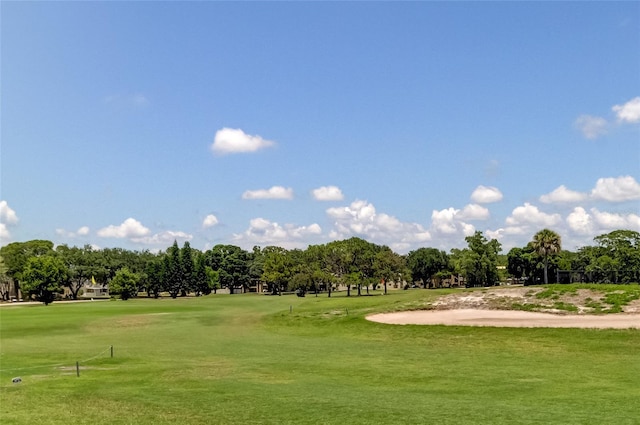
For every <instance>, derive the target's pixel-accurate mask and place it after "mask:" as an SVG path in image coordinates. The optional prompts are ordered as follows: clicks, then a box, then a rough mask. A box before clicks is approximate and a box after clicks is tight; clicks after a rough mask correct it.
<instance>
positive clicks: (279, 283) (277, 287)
mask: <svg viewBox="0 0 640 425" xmlns="http://www.w3.org/2000/svg"><path fill="white" fill-rule="evenodd" d="M262 255H263V256H264V262H263V264H262V269H263V271H262V280H263V281H264V282H265V283H266V284H267V286H268V288H269V292H271V294H273V295H277V294H279V295H281V294H282V291H283V290H284V289H285V288H287V287H288V284H289V280H290V279H291V277H292V276H293V274H294V273H293V262H292V261H291V257H290V256H289V252H288V251H287V250H286V249H284V248H281V247H278V246H268V247H266V248H264V249H263V250H262Z"/></svg>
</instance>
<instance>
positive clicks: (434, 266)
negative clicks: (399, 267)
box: [407, 248, 450, 288]
mask: <svg viewBox="0 0 640 425" xmlns="http://www.w3.org/2000/svg"><path fill="white" fill-rule="evenodd" d="M407 265H408V266H409V270H411V279H412V280H413V281H414V282H422V284H423V286H424V288H427V287H429V288H432V287H433V286H434V285H433V277H434V276H435V275H436V274H438V273H439V272H444V271H447V270H449V269H450V266H449V256H448V255H447V253H446V252H444V251H440V250H438V249H436V248H418V249H417V250H415V251H411V252H409V254H408V256H407Z"/></svg>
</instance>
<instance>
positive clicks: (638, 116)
mask: <svg viewBox="0 0 640 425" xmlns="http://www.w3.org/2000/svg"><path fill="white" fill-rule="evenodd" d="M611 109H612V110H613V112H615V113H616V116H617V118H618V122H625V123H638V122H640V96H638V97H634V98H633V99H631V100H630V101H628V102H627V103H625V104H624V105H614V106H613V107H612V108H611Z"/></svg>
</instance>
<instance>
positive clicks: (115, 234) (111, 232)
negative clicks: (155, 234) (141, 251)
mask: <svg viewBox="0 0 640 425" xmlns="http://www.w3.org/2000/svg"><path fill="white" fill-rule="evenodd" d="M149 233H151V231H150V230H149V229H148V228H146V227H144V226H143V225H142V223H140V222H139V221H138V220H136V219H133V218H128V219H126V220H125V221H123V222H122V224H120V225H118V226H114V225H110V226H107V227H104V228H102V229H100V230H98V236H100V237H101V238H119V239H124V238H140V237H143V236H147V235H148V234H149Z"/></svg>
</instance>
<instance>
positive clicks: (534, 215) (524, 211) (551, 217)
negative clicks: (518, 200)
mask: <svg viewBox="0 0 640 425" xmlns="http://www.w3.org/2000/svg"><path fill="white" fill-rule="evenodd" d="M561 220H562V218H561V217H560V214H547V213H545V212H542V211H540V210H539V209H538V207H536V206H535V205H531V204H529V203H528V202H525V204H524V205H521V206H519V207H516V208H515V209H514V210H513V211H512V212H511V215H510V216H509V217H507V219H506V223H507V224H508V225H509V226H514V227H515V226H528V225H532V226H537V227H542V228H544V227H551V226H555V225H556V224H558V223H559V222H560V221H561Z"/></svg>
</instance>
